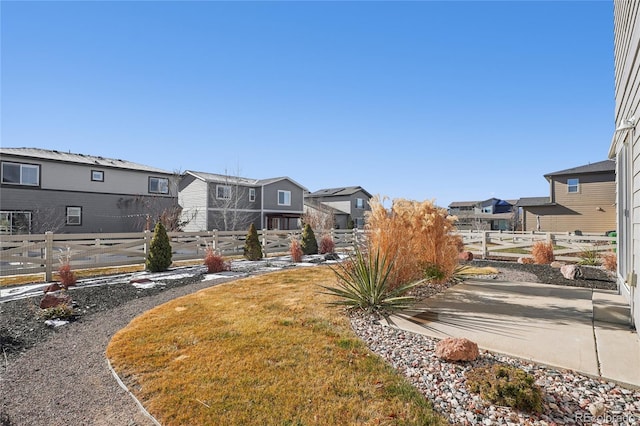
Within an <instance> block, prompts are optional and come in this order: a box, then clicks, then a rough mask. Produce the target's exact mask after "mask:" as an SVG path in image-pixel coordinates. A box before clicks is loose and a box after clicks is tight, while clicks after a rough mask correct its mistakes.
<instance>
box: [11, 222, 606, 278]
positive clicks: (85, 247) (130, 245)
mask: <svg viewBox="0 0 640 426" xmlns="http://www.w3.org/2000/svg"><path fill="white" fill-rule="evenodd" d="M168 235H169V238H170V240H171V249H172V253H173V256H172V259H173V260H194V259H203V258H204V255H205V251H206V249H207V246H210V247H212V248H214V249H216V250H218V251H219V252H220V253H221V254H223V255H238V254H242V252H243V248H244V242H245V238H246V232H244V231H207V232H170V233H169V234H168ZM459 235H461V236H462V239H463V242H464V245H465V249H466V250H468V251H470V252H472V253H473V254H474V256H476V257H482V258H496V257H499V258H513V259H516V258H519V257H531V256H532V255H531V249H532V248H533V245H534V244H535V243H536V242H538V241H545V242H551V243H553V245H554V255H555V258H556V259H558V260H562V261H568V262H577V261H579V260H580V259H581V257H580V255H581V253H584V252H585V251H595V252H597V253H601V252H608V251H614V250H615V244H616V238H615V237H605V236H602V235H588V234H585V235H572V234H569V233H544V232H501V231H460V232H459ZM152 236H153V234H152V233H151V232H149V231H145V232H135V233H120V234H53V233H50V232H49V233H46V234H39V235H35V234H29V235H0V276H7V275H21V274H38V273H44V274H45V279H46V280H47V281H51V279H52V275H53V271H54V270H56V269H57V267H58V262H59V260H58V259H59V258H60V256H61V255H65V254H66V253H67V251H68V252H69V254H70V258H71V262H70V263H71V266H72V267H73V268H76V269H82V268H101V267H110V266H126V265H135V264H142V263H144V262H145V259H146V258H147V254H148V249H149V245H150V243H151V238H152ZM300 236H301V231H300V230H295V231H280V230H260V231H258V237H259V238H260V241H261V243H262V247H263V251H264V253H265V255H266V256H268V255H269V254H274V253H282V252H286V251H288V248H289V242H290V239H291V238H292V237H298V238H300ZM331 236H332V238H333V241H334V243H335V245H336V247H337V248H349V247H353V245H354V244H355V243H357V242H358V241H359V240H362V239H363V238H364V235H363V234H362V231H358V230H350V229H332V230H331Z"/></svg>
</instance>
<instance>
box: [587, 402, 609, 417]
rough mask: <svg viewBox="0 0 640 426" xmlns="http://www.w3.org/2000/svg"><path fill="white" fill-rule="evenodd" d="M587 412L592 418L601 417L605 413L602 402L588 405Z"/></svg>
mask: <svg viewBox="0 0 640 426" xmlns="http://www.w3.org/2000/svg"><path fill="white" fill-rule="evenodd" d="M589 412H590V413H591V414H592V415H593V416H594V417H600V416H602V415H603V414H604V412H605V408H604V404H603V403H602V402H596V403H594V404H591V405H589Z"/></svg>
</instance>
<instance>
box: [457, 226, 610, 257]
mask: <svg viewBox="0 0 640 426" xmlns="http://www.w3.org/2000/svg"><path fill="white" fill-rule="evenodd" d="M459 234H460V235H461V236H462V241H463V243H464V245H465V250H468V251H470V252H471V253H473V254H474V255H475V256H480V257H482V258H483V259H486V258H491V257H494V258H495V257H501V258H519V257H532V254H531V251H532V249H533V245H534V244H535V243H536V242H539V241H542V242H550V243H551V244H553V248H554V249H553V254H554V257H555V258H556V259H557V260H561V261H565V262H578V261H580V260H581V259H582V256H584V255H585V254H586V253H588V252H592V253H593V252H595V253H603V252H611V251H615V247H616V237H607V236H603V235H602V234H598V235H596V234H583V235H574V234H571V233H568V232H555V233H552V232H503V231H460V232H459Z"/></svg>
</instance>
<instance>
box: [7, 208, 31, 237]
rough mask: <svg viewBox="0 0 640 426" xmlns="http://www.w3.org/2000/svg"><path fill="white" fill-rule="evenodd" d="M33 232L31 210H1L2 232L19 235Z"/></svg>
mask: <svg viewBox="0 0 640 426" xmlns="http://www.w3.org/2000/svg"><path fill="white" fill-rule="evenodd" d="M30 233H31V212H19V211H16V212H12V211H3V212H0V234H5V235H7V234H8V235H17V234H30Z"/></svg>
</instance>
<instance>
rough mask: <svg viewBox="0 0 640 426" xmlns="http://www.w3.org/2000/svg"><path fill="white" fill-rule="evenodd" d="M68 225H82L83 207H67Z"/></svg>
mask: <svg viewBox="0 0 640 426" xmlns="http://www.w3.org/2000/svg"><path fill="white" fill-rule="evenodd" d="M67 225H82V207H67Z"/></svg>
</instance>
